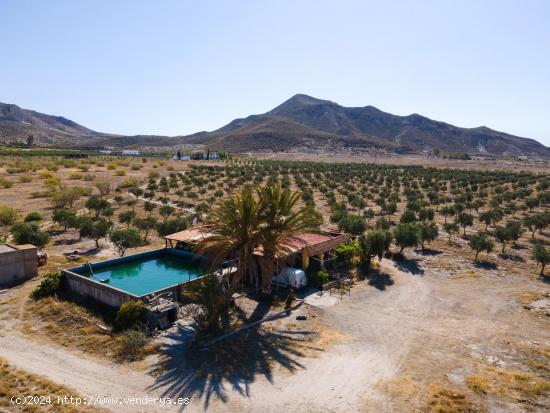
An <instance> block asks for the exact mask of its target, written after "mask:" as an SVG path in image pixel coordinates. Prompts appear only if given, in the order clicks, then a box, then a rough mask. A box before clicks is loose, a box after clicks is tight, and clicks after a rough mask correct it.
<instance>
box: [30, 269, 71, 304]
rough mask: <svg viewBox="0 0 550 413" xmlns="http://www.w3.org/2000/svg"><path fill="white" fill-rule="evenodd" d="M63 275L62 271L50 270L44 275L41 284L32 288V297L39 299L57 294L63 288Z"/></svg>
mask: <svg viewBox="0 0 550 413" xmlns="http://www.w3.org/2000/svg"><path fill="white" fill-rule="evenodd" d="M62 281H63V275H62V274H61V273H54V272H50V273H47V274H46V275H44V278H42V281H41V282H40V285H38V287H36V288H35V289H34V290H32V292H31V294H30V297H31V298H32V299H33V300H39V299H41V298H44V297H50V296H52V295H55V294H56V293H57V292H58V291H59V289H60V288H61V282H62Z"/></svg>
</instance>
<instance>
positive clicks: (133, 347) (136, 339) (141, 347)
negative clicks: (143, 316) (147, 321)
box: [115, 330, 149, 362]
mask: <svg viewBox="0 0 550 413" xmlns="http://www.w3.org/2000/svg"><path fill="white" fill-rule="evenodd" d="M148 343H149V339H148V338H147V336H146V335H145V334H144V333H143V332H142V331H137V330H126V331H124V332H123V333H122V334H120V335H118V336H117V338H116V345H115V357H116V359H117V360H118V361H121V362H122V361H136V360H141V359H143V357H144V356H145V355H146V354H147V344H148Z"/></svg>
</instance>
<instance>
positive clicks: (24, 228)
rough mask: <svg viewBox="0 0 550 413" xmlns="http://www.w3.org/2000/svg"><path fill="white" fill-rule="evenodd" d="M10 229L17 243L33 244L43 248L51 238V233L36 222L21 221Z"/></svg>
mask: <svg viewBox="0 0 550 413" xmlns="http://www.w3.org/2000/svg"><path fill="white" fill-rule="evenodd" d="M10 231H11V234H12V235H13V238H14V240H15V243H16V244H33V245H35V246H37V247H38V248H42V247H44V246H46V244H47V243H48V241H49V240H50V234H48V233H47V232H45V231H42V230H41V229H40V226H39V225H38V224H37V223H36V222H20V223H18V224H15V225H13V226H12V227H11V230H10Z"/></svg>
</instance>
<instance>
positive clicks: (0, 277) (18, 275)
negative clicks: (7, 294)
mask: <svg viewBox="0 0 550 413" xmlns="http://www.w3.org/2000/svg"><path fill="white" fill-rule="evenodd" d="M37 275H38V248H36V247H35V246H34V245H30V244H24V245H11V244H0V288H6V287H11V286H13V285H16V284H20V283H22V282H24V281H26V280H28V279H29V278H32V277H36V276H37Z"/></svg>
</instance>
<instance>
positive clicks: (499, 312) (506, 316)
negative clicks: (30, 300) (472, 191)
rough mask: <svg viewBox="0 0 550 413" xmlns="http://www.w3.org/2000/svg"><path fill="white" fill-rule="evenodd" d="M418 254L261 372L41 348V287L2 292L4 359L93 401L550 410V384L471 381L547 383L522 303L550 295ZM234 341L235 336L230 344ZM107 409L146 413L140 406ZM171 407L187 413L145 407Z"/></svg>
mask: <svg viewBox="0 0 550 413" xmlns="http://www.w3.org/2000/svg"><path fill="white" fill-rule="evenodd" d="M409 258H416V259H417V260H418V261H417V267H414V268H413V270H412V272H411V271H407V269H406V265H403V263H398V264H397V265H396V264H395V263H394V262H392V261H390V260H383V261H382V266H381V270H382V272H381V275H380V276H379V277H377V278H373V279H371V280H370V281H369V280H364V281H358V282H357V283H356V285H355V286H354V287H353V289H352V291H351V295H349V296H343V297H342V299H341V300H340V299H338V300H337V302H336V303H335V304H334V305H331V306H329V307H324V308H316V307H310V306H308V305H307V304H304V305H303V307H302V309H301V310H299V311H301V312H303V313H304V314H307V315H308V316H309V321H307V322H311V324H309V325H308V328H306V330H307V329H310V328H311V330H312V331H315V332H316V334H319V333H321V336H322V332H327V333H326V337H328V339H327V340H326V341H323V340H312V341H305V342H304V341H300V342H296V343H290V345H291V348H292V347H293V348H295V349H296V351H295V353H294V354H293V352H292V351H289V348H288V346H289V343H288V342H286V343H283V342H282V341H277V340H273V339H272V340H271V343H272V345H271V347H265V348H264V350H266V349H268V350H269V351H270V352H273V354H274V356H273V357H272V358H270V359H269V360H267V361H266V360H264V359H263V358H262V357H260V356H258V354H257V353H256V352H255V351H254V349H253V348H252V347H249V348H248V351H249V352H250V353H249V354H248V355H246V357H248V358H249V359H250V358H252V359H254V358H255V357H256V358H258V359H257V360H256V361H257V363H258V365H256V366H254V367H253V368H247V369H245V370H244V369H239V368H236V369H235V370H234V371H233V372H227V371H220V370H219V369H222V370H223V369H224V368H226V367H227V368H229V366H231V363H229V364H227V363H226V364H225V366H224V365H218V366H217V369H212V370H211V371H210V370H206V372H207V377H202V376H201V373H204V372H205V368H198V369H197V370H196V371H198V372H199V373H197V372H196V373H195V374H196V377H194V376H189V375H188V374H186V373H185V371H186V368H185V367H183V366H184V365H182V366H180V367H178V369H180V368H181V370H177V371H179V376H176V375H175V372H176V370H174V369H170V368H165V367H162V365H160V364H157V363H158V359H156V358H151V359H148V360H147V361H146V362H142V363H138V364H135V365H132V364H130V365H115V364H112V363H111V362H109V361H106V360H101V359H97V358H95V357H91V356H89V355H85V354H79V353H78V352H75V351H69V350H67V349H63V348H61V347H60V346H59V345H55V344H53V343H52V342H50V341H48V340H38V341H37V340H35V339H33V337H28V336H25V335H23V334H22V333H21V332H20V331H18V325H19V321H17V315H16V314H15V313H14V312H16V311H17V308H14V307H16V306H17V305H24V301H25V298H22V297H24V296H25V293H27V292H28V290H29V288H30V285H25V286H22V287H18V288H16V289H14V290H10V291H9V292H4V293H2V294H1V295H0V299H1V300H2V302H3V304H2V305H1V306H2V309H1V311H2V321H1V323H2V324H1V326H0V328H1V331H2V334H1V337H0V356H1V357H4V358H6V359H8V360H9V361H10V363H11V364H13V365H14V366H16V367H17V368H20V369H23V370H27V371H29V372H32V373H37V374H42V375H44V376H45V377H47V378H49V379H50V380H52V381H54V382H56V383H59V384H63V385H66V386H68V387H70V388H72V389H74V390H75V391H77V392H78V393H80V394H82V395H88V396H91V395H96V396H97V395H101V396H107V395H110V396H115V397H116V396H118V397H124V396H137V397H139V396H144V395H149V396H152V397H154V396H160V395H163V394H164V395H166V396H178V397H191V403H190V405H189V406H187V407H186V410H187V411H201V410H203V409H205V408H207V409H208V410H211V411H235V412H237V411H258V410H261V411H281V410H286V411H295V412H298V411H313V412H315V411H319V412H321V411H338V412H341V411H350V412H352V411H353V412H355V411H430V409H431V408H432V407H433V406H431V405H430V394H431V393H430V392H433V388H434V387H433V386H441V387H443V388H446V389H447V388H450V389H452V391H453V392H458V394H461V395H464V397H465V400H466V401H464V403H467V405H468V406H470V407H471V406H474V407H476V408H478V409H479V411H483V409H488V410H490V411H525V410H530V411H541V412H542V411H545V410H546V409H547V408H548V406H550V404H549V399H548V389H546V390H544V387H541V389H542V390H538V391H536V392H528V393H527V394H523V393H522V392H521V389H520V390H517V389H516V390H515V393H514V392H512V391H511V390H510V391H506V389H504V390H502V389H500V390H499V391H498V392H496V391H495V392H491V391H490V390H485V392H476V391H474V390H472V388H475V386H472V385H471V383H473V381H472V380H474V379H480V378H481V379H483V377H485V376H484V375H487V374H489V373H488V372H490V371H491V370H487V369H491V368H494V369H497V371H499V372H501V371H502V372H516V371H520V372H526V374H528V376H527V377H528V380H530V381H534V382H536V383H543V380H544V378H545V377H546V380H547V379H548V377H547V375H548V371H547V366H548V364H546V365H544V364H542V365H541V364H540V360H541V359H540V357H539V358H537V357H538V355H540V354H548V348H549V347H550V329H549V328H548V323H549V321H550V320H549V317H547V316H545V315H544V314H543V313H536V312H533V311H530V310H526V309H525V308H523V304H522V302H521V300H522V297H524V294H525V293H526V292H531V293H532V292H544V291H546V290H547V289H548V287H547V286H546V285H545V284H543V283H541V282H540V281H536V280H533V279H528V278H526V277H521V276H515V275H508V274H506V272H504V271H503V272H502V273H500V274H492V273H486V272H485V271H483V270H480V271H479V274H478V276H475V277H461V278H458V279H457V278H453V277H452V274H448V273H447V272H438V271H434V270H432V269H429V268H425V267H424V260H425V256H423V255H421V254H419V253H411V257H409ZM405 264H407V263H405ZM419 270H420V271H419ZM422 271H423V272H422ZM31 283H32V282H31ZM10 297H11V299H10ZM17 297H19V299H17ZM17 303H18V304H17ZM10 307H11V308H10ZM295 315H296V314H293V315H292V316H290V317H288V318H285V319H284V320H282V321H281V320H279V321H276V322H273V323H265V325H264V329H265V331H267V332H270V331H271V332H277V331H280V330H284V331H286V330H296V331H300V332H301V333H303V328H302V327H300V325H299V323H301V322H300V321H296V320H295V317H294V316H295ZM10 320H11V321H10ZM181 336H183V335H178V337H181ZM167 342H169V341H167ZM175 343H176V344H175V347H174V348H173V349H172V351H176V352H178V351H179V352H181V351H182V350H183V345H181V347H178V346H179V344H178V343H177V341H176V342H175ZM234 345H235V342H232V341H231V340H229V341H227V342H225V343H224V346H227V347H231V346H234ZM240 345H242V343H241V344H240ZM252 345H253V344H252V343H249V344H247V345H245V346H244V347H243V348H242V350H243V351H245V352H246V351H247V347H246V346H252ZM172 346H174V344H172ZM277 346H280V347H283V346H287V347H285V348H284V349H283V348H277ZM168 347H170V346H168ZM238 348H241V347H238ZM305 349H310V351H307V350H305ZM173 357H174V360H179V358H180V357H183V356H182V354H179V355H177V356H173ZM544 357H546V356H544ZM182 360H183V359H182ZM537 360H539V364H538V365H537V364H536V361H537ZM544 360H546V363H547V362H548V358H545V359H544V358H543V359H542V362H544ZM262 362H266V363H268V364H269V368H268V367H267V366H261V364H262ZM149 363H152V364H151V365H149ZM188 363H189V361H188ZM159 366H160V367H159ZM189 366H191V367H192V366H193V363H191V364H190V365H189ZM537 366H538V368H537ZM195 367H196V366H195ZM545 369H546V370H545ZM502 374H504V373H502ZM487 380H488V379H487ZM468 383H470V386H469V385H468ZM546 383H547V382H546ZM441 387H438V388H441ZM512 387H513V386H512ZM516 387H517V386H516ZM453 394H454V393H453ZM468 403H470V404H468ZM103 407H104V408H108V409H111V410H112V411H135V410H133V409H132V407H131V406H125V407H121V406H116V407H113V406H111V407H109V406H103ZM171 410H174V411H177V410H178V409H176V408H173V409H168V408H164V407H163V408H162V409H160V410H159V408H158V406H157V409H156V410H155V409H154V408H151V409H149V410H147V409H143V410H140V411H171ZM459 411H460V410H459ZM474 411H475V410H474Z"/></svg>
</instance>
